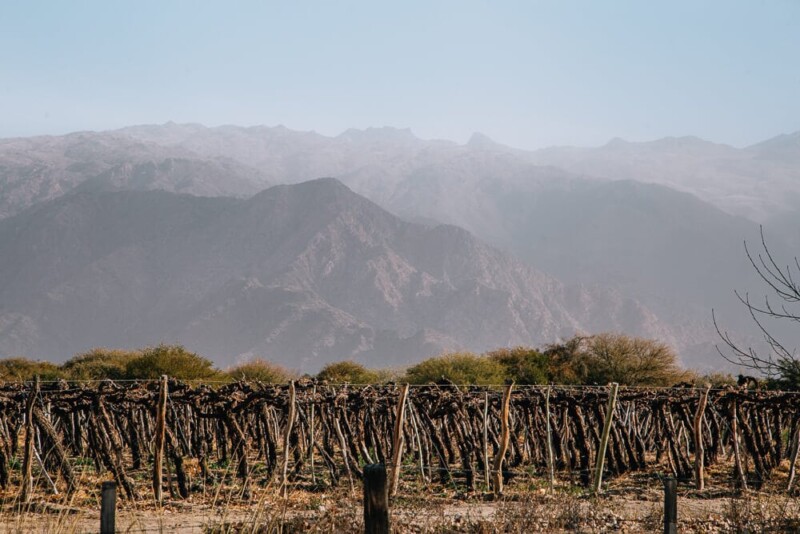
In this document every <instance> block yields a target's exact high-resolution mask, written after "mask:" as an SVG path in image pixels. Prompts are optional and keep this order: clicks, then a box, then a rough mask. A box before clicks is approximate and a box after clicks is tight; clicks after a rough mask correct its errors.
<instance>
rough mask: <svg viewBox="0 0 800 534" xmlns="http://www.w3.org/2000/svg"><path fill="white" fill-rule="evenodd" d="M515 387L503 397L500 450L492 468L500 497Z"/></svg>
mask: <svg viewBox="0 0 800 534" xmlns="http://www.w3.org/2000/svg"><path fill="white" fill-rule="evenodd" d="M513 387H514V383H513V382H512V383H510V384H509V385H508V386H506V391H505V394H504V395H503V411H502V413H501V425H502V426H501V436H500V448H499V449H498V450H497V454H496V455H495V457H494V465H493V466H492V479H493V482H494V494H495V496H497V497H499V496H500V495H502V494H503V459H504V458H505V456H506V450H508V442H509V439H510V437H511V436H510V433H509V428H508V413H509V407H510V404H511V389H512V388H513Z"/></svg>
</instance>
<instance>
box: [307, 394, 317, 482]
mask: <svg viewBox="0 0 800 534" xmlns="http://www.w3.org/2000/svg"><path fill="white" fill-rule="evenodd" d="M316 402H317V386H314V389H313V390H312V391H311V429H310V430H309V432H308V433H309V438H308V443H309V447H308V448H309V452H310V453H311V482H312V483H313V484H315V485H316V483H317V475H316V473H315V472H314V405H315V404H316Z"/></svg>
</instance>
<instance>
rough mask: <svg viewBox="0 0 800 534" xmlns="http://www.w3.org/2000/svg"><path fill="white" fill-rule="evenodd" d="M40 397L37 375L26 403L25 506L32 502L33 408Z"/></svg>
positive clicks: (23, 496)
mask: <svg viewBox="0 0 800 534" xmlns="http://www.w3.org/2000/svg"><path fill="white" fill-rule="evenodd" d="M38 396H39V375H36V378H35V379H34V381H33V384H32V385H31V389H30V392H29V393H28V398H27V399H26V402H25V450H24V453H23V454H24V455H23V457H22V489H21V490H20V495H19V498H20V501H22V502H23V503H25V504H27V503H29V502H30V500H31V493H32V492H33V452H34V450H33V447H34V436H33V433H34V427H33V406H34V403H35V402H36V397H38Z"/></svg>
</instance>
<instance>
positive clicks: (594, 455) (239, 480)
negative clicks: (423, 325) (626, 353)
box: [0, 379, 800, 502]
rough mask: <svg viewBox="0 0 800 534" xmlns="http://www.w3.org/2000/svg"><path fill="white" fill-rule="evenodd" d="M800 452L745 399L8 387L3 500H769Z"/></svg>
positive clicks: (778, 424)
mask: <svg viewBox="0 0 800 534" xmlns="http://www.w3.org/2000/svg"><path fill="white" fill-rule="evenodd" d="M799 440H800V402H798V397H797V395H796V394H792V393H783V392H771V391H757V390H747V389H742V388H728V389H722V390H709V389H702V390H698V389H691V388H686V389H638V388H625V387H620V388H619V389H618V390H617V388H616V386H614V387H557V386H552V387H548V386H511V385H507V386H499V387H477V386H456V385H454V384H440V385H429V386H405V385H404V386H400V385H393V384H390V385H380V386H369V385H367V386H355V385H329V384H324V383H317V382H313V381H298V382H296V383H294V382H293V383H291V384H287V385H265V384H259V383H245V382H237V383H231V384H201V385H191V384H188V383H184V382H180V381H175V380H167V379H163V380H161V381H137V382H111V381H102V382H94V383H87V382H84V383H67V382H65V381H58V382H49V383H41V384H40V383H39V382H38V381H37V382H35V383H34V382H32V383H25V384H21V383H18V384H5V385H3V386H0V486H2V487H3V488H4V489H5V490H6V491H9V492H15V493H16V494H17V495H18V496H19V498H20V499H21V500H22V501H29V500H30V499H31V498H32V495H34V494H36V493H39V494H48V493H59V492H65V493H69V492H72V491H75V490H77V489H79V487H80V485H81V484H82V483H83V481H84V480H86V478H85V477H82V476H81V473H82V472H84V471H86V470H94V472H96V473H100V474H102V473H106V477H107V478H113V479H114V480H115V481H116V482H117V485H118V487H119V488H120V494H121V495H122V497H123V498H125V499H128V500H133V501H137V500H144V501H152V500H153V499H155V500H156V501H159V502H160V501H161V500H162V499H163V498H164V495H165V492H168V493H169V495H170V497H171V498H173V499H181V498H188V497H189V496H190V495H192V494H195V493H198V492H205V491H207V488H209V487H213V486H215V485H224V486H226V487H229V488H234V489H235V490H236V492H237V494H238V495H239V496H240V497H241V498H242V499H245V500H246V499H250V498H252V495H253V493H254V491H257V490H259V489H260V488H265V487H270V488H278V490H279V491H281V492H284V493H285V492H287V491H289V490H291V489H297V488H305V489H311V490H314V489H317V490H319V489H324V488H330V487H332V486H341V485H344V487H345V488H347V487H350V488H352V487H354V486H355V485H356V484H357V483H359V479H360V477H361V475H362V469H363V466H364V465H365V464H372V463H385V464H386V465H387V466H389V468H390V473H391V485H390V487H391V491H392V492H395V491H397V492H402V491H404V488H410V487H412V482H413V481H419V482H422V483H424V484H425V485H426V486H430V485H433V484H441V485H445V486H447V487H450V488H456V489H458V490H459V491H463V492H468V491H484V490H487V489H490V490H492V491H493V492H494V493H495V494H496V495H497V494H501V493H502V492H503V491H504V487H510V486H512V485H513V484H514V483H515V481H516V480H518V479H520V477H525V478H529V477H531V476H537V477H544V478H545V479H547V478H551V480H552V479H560V480H567V481H570V482H571V483H573V484H578V485H584V486H586V487H592V486H595V487H600V483H601V480H598V479H599V477H598V474H600V475H601V476H602V477H604V478H605V479H606V480H611V479H613V478H614V477H617V476H619V475H622V474H625V473H630V472H635V471H640V472H641V471H644V472H653V473H660V474H664V475H670V474H671V475H673V476H675V477H676V478H677V479H678V480H679V481H680V482H682V483H684V484H687V485H691V486H693V487H697V488H699V489H702V487H703V485H704V484H705V483H707V481H708V477H709V475H708V473H707V472H706V468H707V467H709V466H713V465H715V464H718V463H722V462H728V464H730V465H731V466H732V468H731V469H730V470H729V471H725V472H726V473H727V474H726V475H725V476H724V477H723V476H721V475H719V474H717V475H716V476H717V477H718V479H715V480H714V481H713V482H714V484H715V485H729V486H730V487H731V489H734V488H738V489H746V488H753V489H758V488H759V487H760V486H761V485H762V484H764V483H765V481H768V480H772V481H773V482H774V481H775V479H774V477H773V475H774V474H775V472H776V468H777V467H778V466H779V464H781V462H784V461H785V460H788V462H789V470H788V476H786V475H785V474H781V477H785V479H781V480H780V484H781V487H783V488H784V490H785V491H786V492H791V491H792V490H793V486H794V484H795V478H796V476H795V473H796V463H797V456H798V443H799ZM604 449H605V450H606V453H605V454H600V451H602V450H604ZM600 459H602V460H601V461H598V460H600ZM784 472H785V470H784ZM414 487H418V486H416V485H414Z"/></svg>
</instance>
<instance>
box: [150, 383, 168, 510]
mask: <svg viewBox="0 0 800 534" xmlns="http://www.w3.org/2000/svg"><path fill="white" fill-rule="evenodd" d="M168 383H169V378H168V377H167V375H162V376H161V382H160V383H159V388H158V406H157V407H156V433H155V449H154V451H153V495H154V497H155V500H156V504H159V505H160V504H161V502H162V501H163V500H164V487H163V484H162V482H163V478H162V477H163V467H164V440H165V436H166V431H167V395H168V389H167V387H168Z"/></svg>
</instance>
